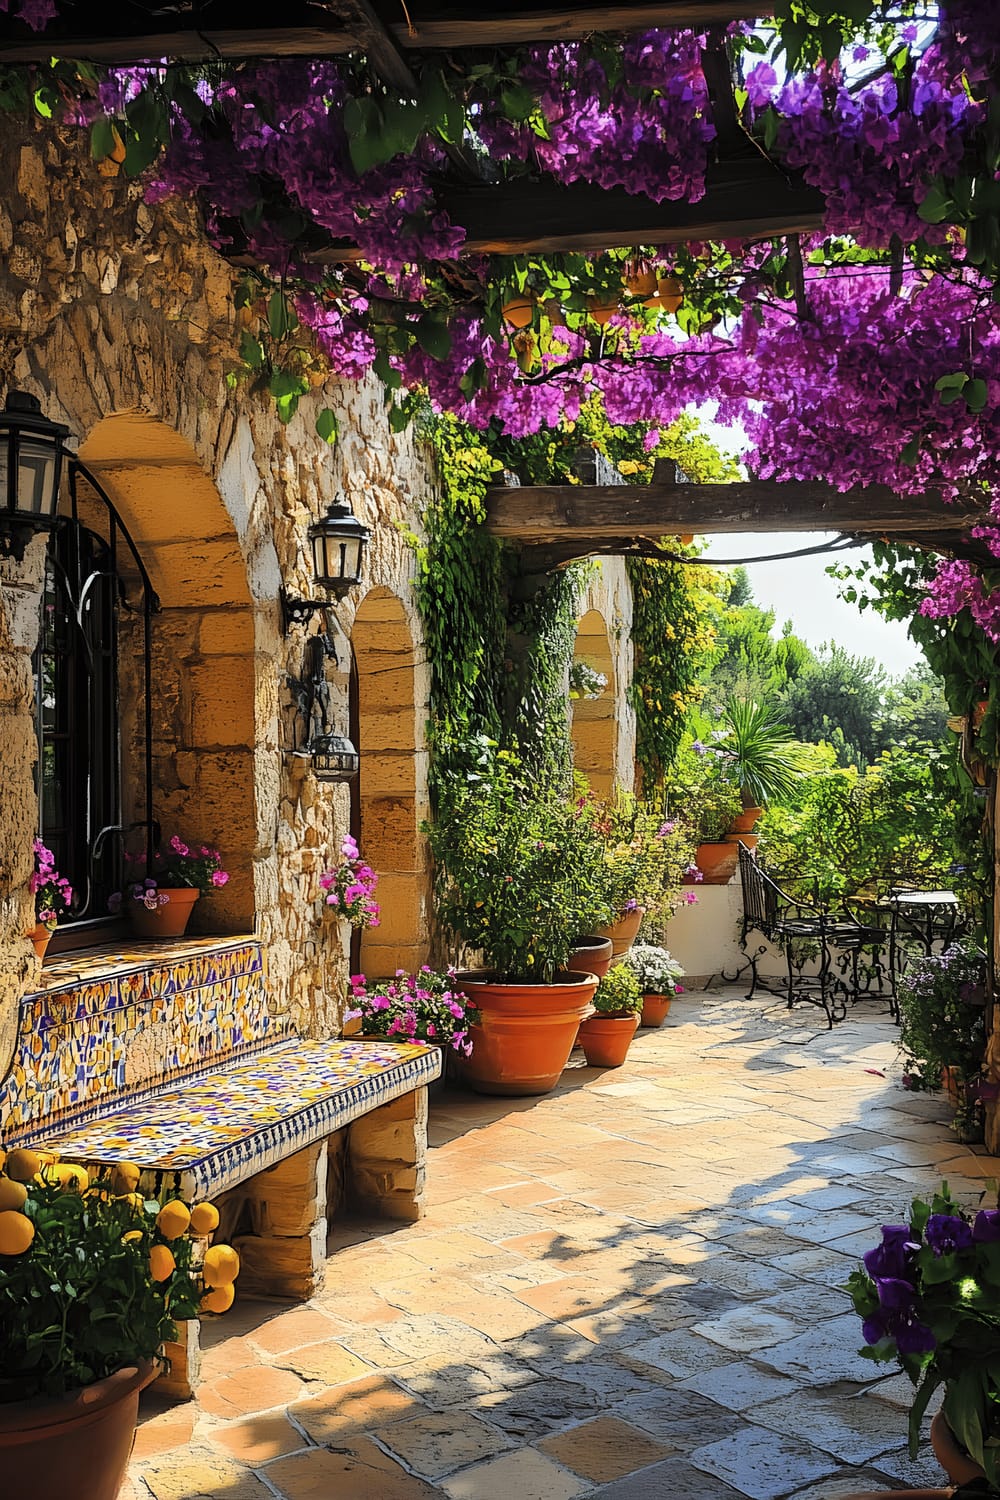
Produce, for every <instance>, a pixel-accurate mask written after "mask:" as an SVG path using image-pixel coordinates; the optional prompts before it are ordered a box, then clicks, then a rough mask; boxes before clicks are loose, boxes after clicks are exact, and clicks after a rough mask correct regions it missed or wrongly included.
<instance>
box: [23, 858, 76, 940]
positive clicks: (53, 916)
mask: <svg viewBox="0 0 1000 1500" xmlns="http://www.w3.org/2000/svg"><path fill="white" fill-rule="evenodd" d="M34 851H35V869H34V873H33V875H32V877H31V882H30V884H29V887H28V888H29V890H30V891H31V894H32V895H33V896H34V898H35V925H34V927H33V928H32V930H31V931H30V932H29V933H28V937H30V939H31V941H32V942H33V943H34V945H35V952H36V953H37V955H38V957H39V958H44V957H45V950H46V948H47V947H48V946H49V940H50V939H51V937H52V934H53V933H54V932H55V930H56V924H57V923H58V921H59V918H60V916H61V915H62V914H63V912H67V911H69V909H70V907H71V906H72V904H73V887H72V886H71V885H70V883H69V881H68V880H67V879H66V878H65V876H63V875H60V874H59V871H58V870H57V869H56V858H55V855H54V854H53V853H52V850H51V849H47V848H46V847H45V845H44V844H43V843H42V841H41V839H35V842H34Z"/></svg>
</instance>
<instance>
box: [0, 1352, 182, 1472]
mask: <svg viewBox="0 0 1000 1500" xmlns="http://www.w3.org/2000/svg"><path fill="white" fill-rule="evenodd" d="M155 1374H156V1367H155V1366H154V1365H153V1364H152V1363H151V1362H150V1361H148V1360H147V1361H146V1362H144V1363H143V1364H142V1365H141V1366H139V1367H138V1368H136V1366H134V1365H132V1366H130V1367H129V1368H127V1369H124V1370H117V1371H116V1372H115V1374H114V1375H109V1376H108V1377H107V1379H106V1380H99V1381H97V1382H96V1383H95V1384H94V1385H88V1386H84V1387H83V1388H82V1390H78V1391H73V1392H71V1393H70V1394H69V1395H66V1396H56V1397H50V1396H44V1397H39V1398H38V1399H37V1400H34V1401H16V1402H11V1403H10V1404H5V1403H3V1404H0V1474H2V1475H3V1479H2V1481H0V1493H2V1494H4V1495H10V1496H11V1500H13V1497H14V1496H24V1497H25V1500H29V1497H30V1500H115V1496H116V1495H117V1494H118V1491H119V1490H120V1488H121V1483H122V1480H123V1479H124V1477H125V1470H126V1468H127V1466H128V1460H129V1454H130V1453H131V1452H132V1443H133V1440H134V1438H135V1423H136V1417H137V1415H138V1411H139V1392H140V1391H141V1390H142V1388H143V1386H146V1385H148V1384H149V1382H150V1381H151V1380H152V1379H153V1376H154V1375H155Z"/></svg>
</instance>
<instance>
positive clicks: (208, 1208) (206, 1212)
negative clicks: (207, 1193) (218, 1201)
mask: <svg viewBox="0 0 1000 1500" xmlns="http://www.w3.org/2000/svg"><path fill="white" fill-rule="evenodd" d="M218 1227H219V1210H218V1209H217V1208H215V1207H213V1205H212V1204H211V1203H196V1204H195V1206H194V1208H192V1210H191V1233H192V1234H198V1235H204V1234H214V1233H215V1231H216V1230H217V1229H218Z"/></svg>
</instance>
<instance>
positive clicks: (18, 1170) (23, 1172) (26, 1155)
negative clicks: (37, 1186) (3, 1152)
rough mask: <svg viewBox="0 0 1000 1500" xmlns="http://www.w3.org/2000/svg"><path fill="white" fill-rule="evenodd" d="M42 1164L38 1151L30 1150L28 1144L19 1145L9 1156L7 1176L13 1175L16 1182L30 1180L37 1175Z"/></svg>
mask: <svg viewBox="0 0 1000 1500" xmlns="http://www.w3.org/2000/svg"><path fill="white" fill-rule="evenodd" d="M41 1165H42V1158H41V1157H40V1156H39V1154H38V1152H37V1151H30V1150H29V1149H28V1148H27V1146H18V1147H17V1148H16V1150H14V1151H12V1152H11V1153H10V1155H9V1156H8V1157H7V1176H8V1177H13V1179H14V1181H15V1182H30V1181H31V1179H32V1178H33V1177H35V1176H37V1174H38V1172H39V1170H40V1168H41Z"/></svg>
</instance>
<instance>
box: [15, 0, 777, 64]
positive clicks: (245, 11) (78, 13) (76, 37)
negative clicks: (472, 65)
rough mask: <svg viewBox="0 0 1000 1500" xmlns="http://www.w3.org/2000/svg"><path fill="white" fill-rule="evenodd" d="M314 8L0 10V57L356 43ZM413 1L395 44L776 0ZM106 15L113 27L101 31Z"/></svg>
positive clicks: (293, 2)
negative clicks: (167, 15)
mask: <svg viewBox="0 0 1000 1500" xmlns="http://www.w3.org/2000/svg"><path fill="white" fill-rule="evenodd" d="M382 8H383V9H384V8H385V7H382ZM318 9H319V7H318V6H316V5H314V4H308V3H302V0H290V3H289V4H287V5H286V7H285V9H284V24H283V25H280V26H270V25H267V24H263V23H261V22H260V21H259V20H258V12H261V7H257V6H254V5H253V4H252V3H250V4H245V3H237V0H230V3H216V4H213V5H212V6H210V7H209V8H208V9H207V10H205V9H202V11H201V16H200V19H202V20H203V21H204V23H205V24H203V25H202V26H200V27H197V28H196V27H194V26H192V25H191V24H190V20H189V19H188V17H189V15H190V13H187V14H186V15H185V16H184V18H183V19H181V18H180V17H179V20H180V24H179V25H178V27H177V29H176V30H172V29H170V28H169V27H167V26H165V25H164V11H163V10H162V9H159V8H158V7H157V8H156V9H155V12H154V13H151V14H150V16H149V27H148V29H147V30H140V29H139V28H140V27H141V26H142V24H143V23H142V20H141V19H140V17H139V16H138V15H137V14H136V11H137V7H135V8H130V9H129V12H128V14H127V16H126V15H124V14H123V13H122V11H121V8H120V7H109V6H107V5H106V4H103V3H102V4H101V5H97V4H96V3H95V4H92V5H89V6H88V5H87V4H86V3H78V4H77V5H76V6H74V7H73V10H72V12H71V13H70V14H69V15H67V16H66V17H64V18H63V19H62V20H61V21H60V23H59V24H58V25H56V26H50V27H48V28H47V29H46V30H45V31H44V32H41V33H35V32H29V31H27V29H26V28H25V27H24V26H23V25H21V24H19V23H17V22H16V21H13V20H12V19H11V18H10V17H8V16H6V15H4V16H0V60H2V61H4V62H45V61H47V60H48V58H50V57H52V56H53V55H56V56H60V57H78V58H86V59H88V60H90V61H92V62H105V63H133V62H141V61H143V60H145V59H147V58H151V57H170V58H174V59H176V60H177V61H181V62H204V61H211V60H213V59H214V60H218V59H219V58H226V59H231V60H233V61H239V60H240V59H243V58H251V57H253V58H271V57H331V56H337V55H339V54H342V53H345V52H353V51H357V50H358V48H359V37H358V34H357V31H356V29H355V25H354V21H353V19H352V18H351V17H350V16H349V17H347V18H345V17H344V15H343V11H344V10H345V6H344V5H340V4H333V5H331V6H329V7H327V9H329V10H332V11H333V13H334V14H333V15H332V16H331V24H330V25H329V26H323V25H317V22H316V14H317V10H318ZM376 9H377V8H376ZM420 9H421V6H420V3H419V0H411V4H410V11H411V14H412V15H413V17H414V26H413V29H412V30H411V29H410V27H408V26H407V24H406V22H405V20H397V19H392V20H386V21H384V22H383V23H380V24H382V25H383V29H384V31H385V32H386V33H387V34H388V36H389V37H391V39H392V41H393V43H394V44H395V46H396V47H398V48H403V49H407V50H413V51H447V50H452V49H462V50H465V49H468V48H474V47H518V46H526V45H529V44H531V43H533V42H547V41H551V42H558V41H574V40H578V39H580V38H583V37H587V36H589V35H591V33H593V32H595V31H602V32H630V31H644V30H645V29H646V28H647V27H654V26H693V27H696V28H697V29H699V30H700V29H703V28H705V27H708V26H714V25H726V24H728V22H730V21H738V20H752V19H754V18H755V17H757V16H761V15H768V14H770V13H771V12H772V11H773V9H774V0H649V3H647V4H632V5H605V4H598V5H586V4H577V5H573V6H552V5H543V6H539V7H538V8H537V9H533V8H531V7H530V6H526V7H525V9H524V10H523V11H515V12H513V13H511V14H506V15H491V14H490V12H489V11H488V10H485V11H478V10H475V9H474V8H472V7H470V11H469V13H468V14H455V13H454V12H453V11H449V12H446V13H442V12H441V11H438V13H437V14H433V13H432V14H430V15H424V16H421V15H420ZM151 10H152V8H151ZM391 10H392V15H393V17H394V18H395V17H396V16H398V14H399V11H398V6H396V5H393V6H392V7H391ZM196 11H197V8H196ZM263 14H265V15H266V14H267V13H266V12H263ZM108 23H110V25H111V27H113V31H105V30H104V29H103V28H104V25H105V24H108ZM185 23H186V24H185ZM130 26H131V32H132V34H129V27H130Z"/></svg>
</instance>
